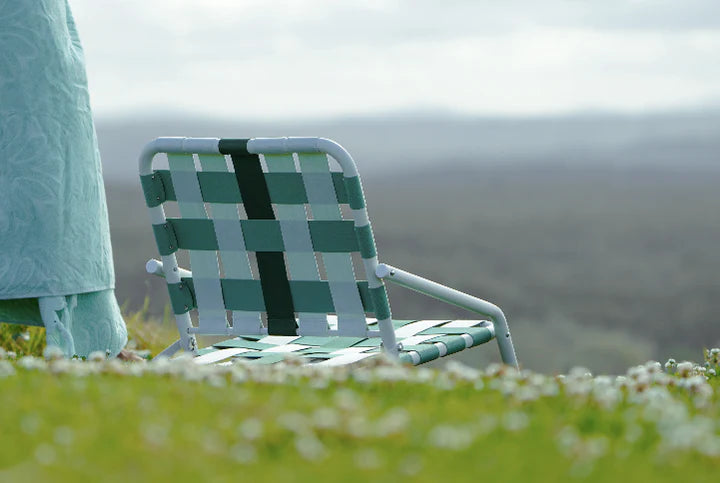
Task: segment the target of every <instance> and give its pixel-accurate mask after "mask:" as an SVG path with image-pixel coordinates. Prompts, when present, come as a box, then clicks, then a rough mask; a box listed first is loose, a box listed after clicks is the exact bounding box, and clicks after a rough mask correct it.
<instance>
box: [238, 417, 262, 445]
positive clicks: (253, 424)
mask: <svg viewBox="0 0 720 483" xmlns="http://www.w3.org/2000/svg"><path fill="white" fill-rule="evenodd" d="M238 431H239V432H240V435H242V437H243V438H245V439H247V440H248V441H255V440H256V439H259V438H260V437H262V435H263V423H262V421H260V420H259V419H257V418H249V419H246V420H245V421H243V422H242V423H240V426H239V427H238Z"/></svg>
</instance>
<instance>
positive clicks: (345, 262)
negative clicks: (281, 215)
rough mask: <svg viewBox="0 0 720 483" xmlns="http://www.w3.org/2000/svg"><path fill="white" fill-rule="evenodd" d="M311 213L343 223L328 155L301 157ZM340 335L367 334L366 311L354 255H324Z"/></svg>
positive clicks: (300, 161) (314, 215) (317, 218)
mask: <svg viewBox="0 0 720 483" xmlns="http://www.w3.org/2000/svg"><path fill="white" fill-rule="evenodd" d="M298 160H299V164H300V171H301V172H302V174H303V182H304V184H305V191H306V192H307V197H308V202H309V205H310V210H311V211H312V217H313V219H314V220H342V212H341V210H340V205H339V204H338V201H337V196H336V194H335V187H334V185H333V181H332V175H331V173H330V164H329V161H328V158H327V155H326V154H304V153H299V154H298ZM321 256H322V261H323V265H324V267H325V272H326V275H327V280H328V284H329V286H330V293H331V295H332V299H333V304H334V305H335V312H336V313H337V316H338V332H339V334H340V335H349V336H362V335H365V334H366V333H367V322H366V319H365V310H364V308H363V304H362V300H361V299H360V294H359V292H358V289H357V283H356V280H357V279H356V277H355V271H354V269H353V263H352V256H351V254H350V253H321Z"/></svg>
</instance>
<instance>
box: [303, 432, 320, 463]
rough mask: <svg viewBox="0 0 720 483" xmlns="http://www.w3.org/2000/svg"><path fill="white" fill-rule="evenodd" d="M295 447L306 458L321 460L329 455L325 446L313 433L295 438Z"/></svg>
mask: <svg viewBox="0 0 720 483" xmlns="http://www.w3.org/2000/svg"><path fill="white" fill-rule="evenodd" d="M295 449H296V450H297V452H298V454H299V455H300V456H302V457H303V458H304V459H306V460H310V461H319V460H322V459H325V458H326V457H327V450H326V449H325V446H324V445H323V444H322V442H321V441H320V440H319V439H317V437H316V436H315V435H314V434H312V433H307V434H304V435H302V436H299V437H297V438H295Z"/></svg>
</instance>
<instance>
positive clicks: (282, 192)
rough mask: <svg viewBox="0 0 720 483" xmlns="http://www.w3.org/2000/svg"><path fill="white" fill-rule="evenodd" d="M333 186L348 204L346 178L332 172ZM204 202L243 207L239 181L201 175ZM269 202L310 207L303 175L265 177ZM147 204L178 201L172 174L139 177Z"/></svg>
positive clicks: (220, 174)
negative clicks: (240, 204)
mask: <svg viewBox="0 0 720 483" xmlns="http://www.w3.org/2000/svg"><path fill="white" fill-rule="evenodd" d="M331 176H332V183H333V187H334V189H335V193H336V194H337V200H338V203H347V202H348V196H347V190H346V189H345V182H344V181H343V174H342V173H338V172H332V173H331ZM197 178H198V182H199V183H200V191H201V192H202V197H203V201H205V202H207V203H232V204H238V203H242V202H243V201H242V196H241V195H240V193H239V192H238V190H237V189H235V188H237V179H236V178H235V175H234V174H233V173H227V172H218V171H200V172H198V173H197ZM265 181H266V183H267V187H268V192H269V193H270V199H271V200H272V202H273V203H276V204H285V205H303V204H306V203H308V194H307V192H306V190H305V186H304V183H303V177H302V173H265ZM140 182H141V183H142V187H143V193H144V194H145V201H146V203H147V205H148V206H149V207H153V206H157V205H159V204H161V203H163V202H165V201H177V195H176V194H175V186H174V185H173V182H172V177H171V175H170V171H169V170H166V169H157V170H155V171H154V172H153V174H148V175H144V176H141V177H140Z"/></svg>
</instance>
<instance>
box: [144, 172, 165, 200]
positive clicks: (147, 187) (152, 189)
mask: <svg viewBox="0 0 720 483" xmlns="http://www.w3.org/2000/svg"><path fill="white" fill-rule="evenodd" d="M140 184H141V185H142V190H143V194H144V195H145V203H146V204H147V206H148V208H153V207H155V206H158V205H161V204H162V203H164V202H165V201H166V200H167V197H166V195H165V187H164V186H163V182H162V178H161V177H160V175H159V174H157V173H153V174H148V175H145V176H140Z"/></svg>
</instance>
